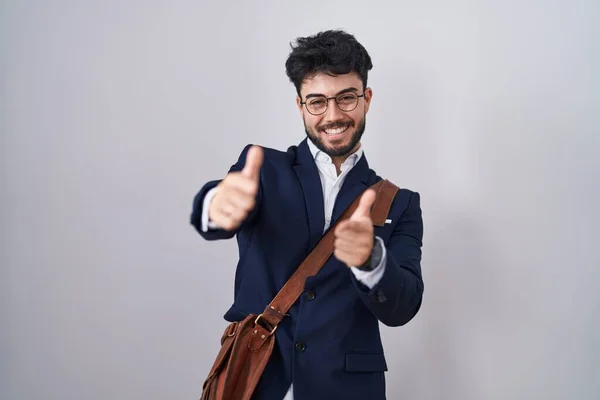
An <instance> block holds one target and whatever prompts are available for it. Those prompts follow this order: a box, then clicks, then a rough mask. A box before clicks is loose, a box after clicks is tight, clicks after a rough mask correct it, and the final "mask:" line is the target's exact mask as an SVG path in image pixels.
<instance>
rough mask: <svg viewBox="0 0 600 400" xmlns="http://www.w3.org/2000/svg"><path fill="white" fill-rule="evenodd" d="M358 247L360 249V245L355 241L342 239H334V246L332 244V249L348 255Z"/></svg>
mask: <svg viewBox="0 0 600 400" xmlns="http://www.w3.org/2000/svg"><path fill="white" fill-rule="evenodd" d="M363 246H364V244H363ZM358 247H360V245H359V244H357V243H356V242H355V241H353V240H347V239H342V238H340V239H336V240H335V244H334V248H335V249H336V250H341V251H345V252H349V253H350V252H352V251H354V250H355V249H357V248H358Z"/></svg>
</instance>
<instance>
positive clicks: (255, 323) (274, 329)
mask: <svg viewBox="0 0 600 400" xmlns="http://www.w3.org/2000/svg"><path fill="white" fill-rule="evenodd" d="M261 318H263V319H264V315H263V314H262V313H261V314H259V315H258V317H256V319H255V320H254V325H258V320H259V319H261ZM276 330H277V326H275V328H273V330H272V331H271V335H272V334H273V333H275V331H276Z"/></svg>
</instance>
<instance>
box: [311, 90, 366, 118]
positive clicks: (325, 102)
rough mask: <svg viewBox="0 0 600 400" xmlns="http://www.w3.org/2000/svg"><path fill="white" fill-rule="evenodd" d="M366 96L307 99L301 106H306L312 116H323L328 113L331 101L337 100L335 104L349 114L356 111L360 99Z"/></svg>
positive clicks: (345, 94)
mask: <svg viewBox="0 0 600 400" xmlns="http://www.w3.org/2000/svg"><path fill="white" fill-rule="evenodd" d="M364 96H365V94H364V93H363V94H361V95H358V94H356V93H352V92H349V93H341V94H338V95H337V96H334V97H325V96H315V97H310V98H308V99H306V101H301V102H300V104H302V105H305V106H306V109H307V110H308V112H309V113H311V114H312V115H321V114H324V113H325V111H327V108H328V107H329V100H335V103H336V104H337V106H338V108H339V109H340V110H341V111H344V112H349V111H352V110H354V109H355V108H356V106H357V105H358V98H359V97H364Z"/></svg>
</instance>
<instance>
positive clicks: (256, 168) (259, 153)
mask: <svg viewBox="0 0 600 400" xmlns="http://www.w3.org/2000/svg"><path fill="white" fill-rule="evenodd" d="M262 162H263V150H262V147H260V146H252V147H250V150H248V154H247V155H246V165H244V169H242V175H244V176H246V177H248V178H252V179H256V180H258V176H259V174H260V167H261V166H262Z"/></svg>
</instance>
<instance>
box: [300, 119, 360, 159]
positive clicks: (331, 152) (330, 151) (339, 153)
mask: <svg viewBox="0 0 600 400" xmlns="http://www.w3.org/2000/svg"><path fill="white" fill-rule="evenodd" d="M366 119H367V117H366V116H365V117H363V118H362V119H361V120H360V121H359V122H358V128H357V129H356V130H355V131H354V133H353V134H352V137H351V138H350V142H348V144H346V145H343V146H340V147H327V146H326V145H325V143H323V140H321V135H320V134H319V133H316V132H315V131H314V130H312V129H310V128H309V127H308V126H306V120H304V131H305V132H306V136H307V137H308V138H309V139H310V141H311V142H313V143H314V145H315V146H317V148H318V149H319V150H321V151H322V152H323V153H325V154H327V155H328V156H330V157H343V156H348V155H350V153H351V152H352V150H354V148H355V147H356V145H357V144H358V143H359V142H360V139H361V138H362V135H363V133H365V125H366ZM354 125H355V124H354V122H352V121H339V122H334V123H331V124H327V125H320V126H317V127H316V129H317V132H321V131H322V130H323V129H329V128H335V127H340V126H348V129H353V128H354Z"/></svg>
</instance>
